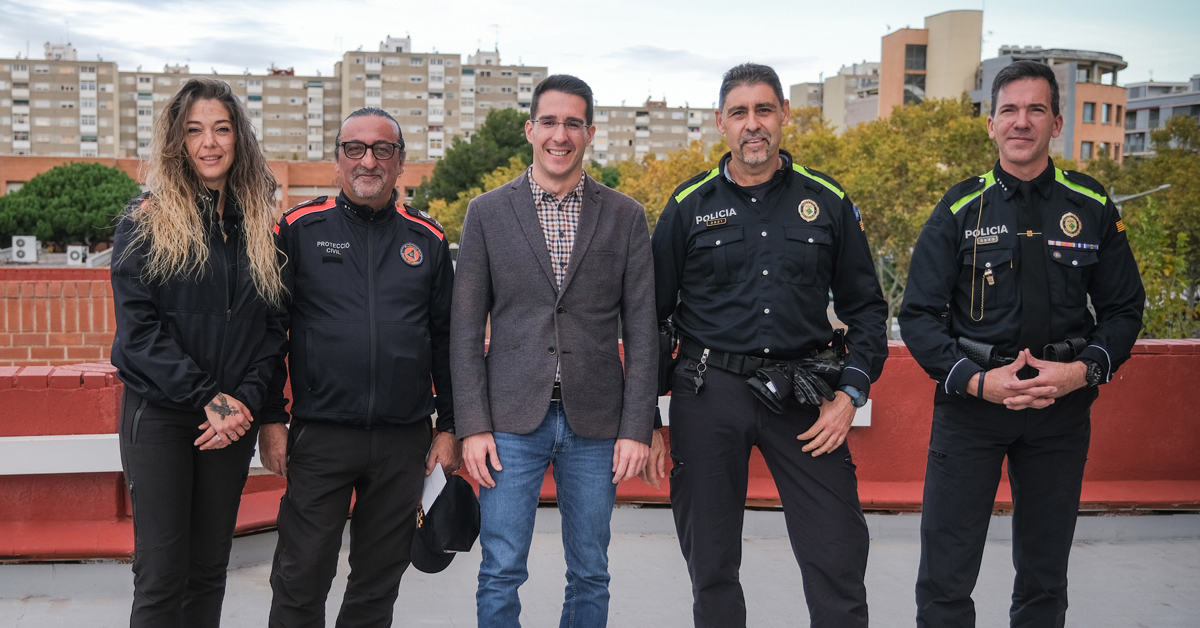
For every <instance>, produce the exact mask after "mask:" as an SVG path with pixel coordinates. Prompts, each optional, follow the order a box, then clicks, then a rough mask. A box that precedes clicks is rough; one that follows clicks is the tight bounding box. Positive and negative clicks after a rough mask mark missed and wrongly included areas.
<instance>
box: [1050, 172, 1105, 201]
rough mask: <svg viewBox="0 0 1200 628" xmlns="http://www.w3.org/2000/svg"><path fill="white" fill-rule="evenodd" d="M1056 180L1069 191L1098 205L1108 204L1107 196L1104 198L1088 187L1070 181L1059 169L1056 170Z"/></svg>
mask: <svg viewBox="0 0 1200 628" xmlns="http://www.w3.org/2000/svg"><path fill="white" fill-rule="evenodd" d="M1054 180H1055V181H1058V182H1059V183H1061V184H1063V185H1065V186H1067V189H1069V190H1074V191H1076V192H1079V193H1080V194H1082V195H1084V196H1086V197H1088V198H1090V199H1093V200H1095V201H1096V202H1097V203H1100V204H1101V205H1107V204H1108V197H1107V196H1104V195H1103V194H1097V193H1095V192H1093V191H1091V190H1089V189H1087V188H1086V187H1084V186H1082V185H1079V184H1078V183H1075V182H1074V181H1068V180H1067V177H1066V175H1064V174H1063V171H1062V170H1059V169H1058V168H1055V169H1054Z"/></svg>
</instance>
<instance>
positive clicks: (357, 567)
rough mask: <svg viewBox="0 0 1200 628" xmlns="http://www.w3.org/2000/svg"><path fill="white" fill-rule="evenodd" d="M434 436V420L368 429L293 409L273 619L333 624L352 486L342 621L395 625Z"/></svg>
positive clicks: (296, 627)
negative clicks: (332, 601) (329, 605)
mask: <svg viewBox="0 0 1200 628" xmlns="http://www.w3.org/2000/svg"><path fill="white" fill-rule="evenodd" d="M431 439H432V431H431V426H430V425H429V424H428V423H417V424H414V425H405V426H398V427H385V428H377V429H369V430H365V429H357V428H352V427H344V426H340V425H336V424H333V423H325V422H320V421H303V420H299V419H293V421H292V428H291V430H290V432H289V434H288V475H287V492H286V493H285V494H284V496H283V500H282V503H281V504H280V507H279V522H278V526H279V544H278V545H277V546H276V547H275V559H274V564H273V565H272V567H271V589H272V591H273V596H272V598H271V619H270V624H269V625H270V626H272V628H285V627H286V628H300V627H307V626H324V625H325V599H326V597H328V596H329V587H330V585H331V584H332V581H333V576H334V575H335V574H336V572H337V563H338V552H339V551H340V550H341V547H342V530H343V528H345V526H346V516H347V514H348V513H349V510H350V496H351V494H353V495H354V498H355V502H354V517H353V518H352V519H351V520H350V575H349V580H348V582H347V584H346V595H345V597H343V598H342V607H341V611H340V612H339V613H338V618H337V624H336V625H337V626H338V627H339V628H350V627H360V626H372V627H374V626H379V627H384V626H391V625H392V607H393V606H394V605H395V603H396V596H397V595H398V593H399V588H400V577H401V576H402V575H403V574H404V570H405V569H407V568H408V565H409V546H410V544H411V543H412V537H413V533H414V532H415V531H416V513H417V504H418V503H419V502H420V501H421V488H422V486H423V484H424V481H425V456H426V454H427V453H428V452H429V446H430V443H431Z"/></svg>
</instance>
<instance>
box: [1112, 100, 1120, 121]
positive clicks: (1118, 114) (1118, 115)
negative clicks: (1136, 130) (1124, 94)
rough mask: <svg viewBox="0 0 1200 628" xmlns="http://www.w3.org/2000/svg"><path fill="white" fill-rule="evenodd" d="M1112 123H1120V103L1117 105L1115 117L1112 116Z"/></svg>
mask: <svg viewBox="0 0 1200 628" xmlns="http://www.w3.org/2000/svg"><path fill="white" fill-rule="evenodd" d="M1113 124H1121V105H1117V117H1116V118H1113Z"/></svg>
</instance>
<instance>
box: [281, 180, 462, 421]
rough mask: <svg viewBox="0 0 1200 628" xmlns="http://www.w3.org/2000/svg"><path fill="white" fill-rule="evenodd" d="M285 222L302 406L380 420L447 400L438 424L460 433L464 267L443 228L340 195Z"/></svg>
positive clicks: (411, 414) (427, 411) (325, 415)
mask: <svg viewBox="0 0 1200 628" xmlns="http://www.w3.org/2000/svg"><path fill="white" fill-rule="evenodd" d="M394 201H395V197H393V203H394ZM276 230H277V232H278V233H279V235H280V246H281V247H282V249H283V251H284V253H285V254H286V255H287V258H288V263H287V264H286V265H285V266H284V281H285V283H286V284H287V285H288V287H289V289H290V291H291V295H292V303H291V308H290V314H291V321H290V330H291V340H292V344H291V353H290V354H289V358H288V359H289V366H290V368H291V377H292V394H293V396H294V397H295V403H294V404H293V406H292V414H293V415H294V416H296V417H299V418H301V419H313V420H321V421H329V422H334V423H340V424H344V425H349V426H353V427H363V428H369V427H380V426H388V425H400V424H408V423H415V422H418V421H428V420H429V417H430V415H431V414H433V411H434V409H435V406H436V409H437V413H438V419H437V428H438V430H439V431H453V429H454V404H453V400H452V389H451V385H450V356H449V352H450V295H451V292H452V288H453V284H454V267H453V265H452V264H451V261H450V249H449V245H448V243H447V242H446V241H445V237H444V236H443V234H442V231H441V228H440V226H439V225H438V224H437V223H436V222H435V221H434V220H433V219H432V218H430V217H429V216H428V215H426V214H421V213H420V212H417V211H415V210H412V209H410V208H407V207H404V206H402V205H395V209H384V210H380V211H378V212H373V211H372V210H371V209H370V208H368V207H362V206H358V205H355V204H354V203H353V202H351V201H350V200H349V199H347V198H346V197H345V195H344V194H339V195H338V197H337V198H336V199H327V198H326V197H321V198H318V199H315V200H313V201H309V202H306V203H302V204H300V205H297V206H296V207H294V208H292V209H291V210H289V211H288V212H287V213H285V214H284V216H283V220H281V221H280V222H279V225H278V227H277V228H276ZM433 387H436V388H437V400H436V404H435V401H434V396H433V392H432V390H431V389H432V388H433Z"/></svg>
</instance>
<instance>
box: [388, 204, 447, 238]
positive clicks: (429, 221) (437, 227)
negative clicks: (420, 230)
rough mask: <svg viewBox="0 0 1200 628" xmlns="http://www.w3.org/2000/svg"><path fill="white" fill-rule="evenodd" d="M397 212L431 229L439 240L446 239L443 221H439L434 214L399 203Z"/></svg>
mask: <svg viewBox="0 0 1200 628" xmlns="http://www.w3.org/2000/svg"><path fill="white" fill-rule="evenodd" d="M396 212H397V213H398V214H400V215H401V216H403V217H405V218H407V219H408V220H409V221H411V222H415V223H417V224H419V225H422V226H424V227H425V228H426V229H429V230H430V231H432V232H433V235H434V236H435V237H437V239H439V240H443V239H445V237H446V236H445V233H446V230H445V229H444V228H442V225H441V223H439V222H438V221H436V220H434V219H433V216H430V215H429V214H427V213H425V212H423V211H420V210H417V209H413V208H412V207H409V206H408V205H397V206H396Z"/></svg>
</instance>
